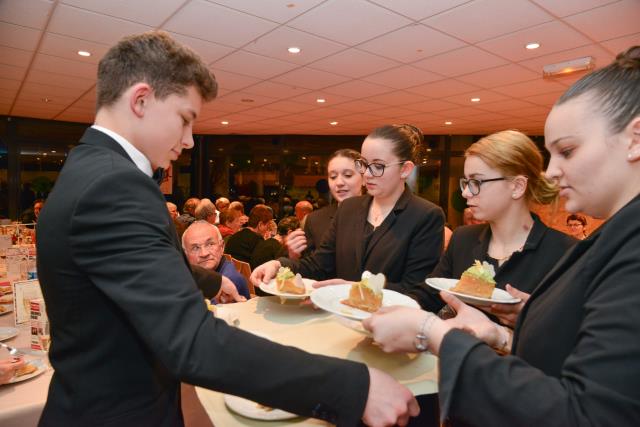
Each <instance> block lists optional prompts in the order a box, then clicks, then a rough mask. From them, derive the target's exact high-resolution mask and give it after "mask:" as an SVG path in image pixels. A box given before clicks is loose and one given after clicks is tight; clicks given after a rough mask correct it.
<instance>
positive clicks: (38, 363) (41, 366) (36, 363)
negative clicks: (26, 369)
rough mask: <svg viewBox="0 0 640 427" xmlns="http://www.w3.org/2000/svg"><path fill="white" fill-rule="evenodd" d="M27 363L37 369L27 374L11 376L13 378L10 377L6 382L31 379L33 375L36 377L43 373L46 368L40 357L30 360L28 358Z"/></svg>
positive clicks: (11, 382)
mask: <svg viewBox="0 0 640 427" xmlns="http://www.w3.org/2000/svg"><path fill="white" fill-rule="evenodd" d="M27 363H29V364H31V365H33V366H35V367H36V368H38V369H36V370H35V371H34V372H32V373H30V374H27V375H22V376H20V377H13V378H11V380H10V381H9V383H8V384H13V383H19V382H22V381H26V380H28V379H31V378H33V377H37V376H38V375H40V374H41V373H43V372H44V371H46V370H47V365H46V363H45V362H44V360H42V359H31V360H28V361H27Z"/></svg>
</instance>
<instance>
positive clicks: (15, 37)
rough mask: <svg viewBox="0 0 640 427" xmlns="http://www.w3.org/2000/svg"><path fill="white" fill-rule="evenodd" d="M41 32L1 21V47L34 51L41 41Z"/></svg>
mask: <svg viewBox="0 0 640 427" xmlns="http://www.w3.org/2000/svg"><path fill="white" fill-rule="evenodd" d="M40 33H41V32H40V31H39V30H34V29H32V28H27V27H21V26H19V25H14V24H9V23H7V22H1V21H0V45H2V46H7V47H13V48H16V49H22V50H28V51H34V50H36V46H37V45H38V40H40Z"/></svg>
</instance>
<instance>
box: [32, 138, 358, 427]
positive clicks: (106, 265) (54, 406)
mask: <svg viewBox="0 0 640 427" xmlns="http://www.w3.org/2000/svg"><path fill="white" fill-rule="evenodd" d="M37 231H38V242H37V245H38V246H37V248H38V274H39V278H40V284H41V286H42V290H43V294H44V298H45V300H46V304H47V312H48V314H49V319H50V322H51V336H52V343H51V351H50V353H49V357H50V360H51V364H52V365H53V367H54V368H55V373H54V375H53V378H52V380H51V386H50V388H49V395H48V399H47V403H46V405H45V408H44V411H43V414H42V418H41V420H40V425H42V426H61V425H64V426H118V427H125V426H181V425H182V424H183V421H182V414H181V409H180V387H179V385H180V381H183V382H187V383H190V384H194V385H199V386H202V387H207V388H212V389H215V390H219V391H222V392H224V393H231V394H236V395H240V396H244V397H247V398H249V399H252V400H256V401H259V402H261V403H264V404H266V405H269V406H275V407H282V408H284V409H286V410H289V411H292V412H295V413H299V414H302V415H305V416H314V417H320V418H325V419H329V420H332V421H333V422H337V423H338V424H340V425H353V424H356V423H357V422H358V420H359V419H360V417H361V415H362V413H363V410H364V405H365V402H366V398H367V393H368V387H369V379H368V378H369V377H368V372H367V369H366V367H365V366H364V365H362V364H356V363H353V362H349V361H345V360H339V359H334V358H329V357H324V356H313V355H309V354H308V353H305V352H302V351H300V350H297V349H294V348H291V347H284V346H281V345H278V344H275V343H272V342H270V341H268V340H264V339H261V338H259V337H256V336H255V335H251V334H248V333H246V332H243V331H241V330H239V329H237V328H233V327H229V326H227V325H226V323H224V322H223V321H221V320H218V319H216V318H214V317H213V316H212V315H211V313H210V312H208V311H207V309H206V307H205V304H204V302H203V298H202V294H201V293H200V292H199V291H198V289H197V288H196V286H195V284H194V280H193V278H192V276H191V274H190V272H189V268H188V266H187V264H186V263H185V260H184V257H183V255H182V253H181V250H180V245H179V242H178V239H177V236H176V233H175V230H174V226H173V222H172V221H171V218H170V217H169V215H168V213H167V209H166V207H165V200H164V197H163V196H162V193H161V192H160V190H159V188H158V186H157V185H156V183H155V182H154V181H153V180H152V179H151V178H149V177H148V176H146V175H145V174H144V173H142V172H141V171H140V170H139V169H138V168H137V167H136V166H135V164H134V163H133V162H132V161H131V159H130V158H129V157H128V156H127V155H126V153H125V152H124V150H123V149H122V148H121V147H120V146H119V145H118V144H117V143H116V142H115V141H113V140H112V139H111V138H110V137H108V136H107V135H105V134H104V133H102V132H99V131H97V130H95V129H88V130H87V131H86V133H85V134H84V136H83V137H82V139H81V144H80V145H79V146H78V147H76V148H75V149H73V150H72V152H71V153H70V154H69V157H68V158H67V161H66V164H65V165H64V167H63V169H62V171H61V172H60V175H59V177H58V180H57V182H56V185H55V187H54V189H53V191H52V192H51V194H50V196H49V198H48V200H47V205H46V207H45V209H43V210H42V215H41V217H40V220H39V221H38V229H37ZM265 361H269V363H270V364H269V369H248V367H251V366H263V365H264V363H265ZM344 384H349V387H344Z"/></svg>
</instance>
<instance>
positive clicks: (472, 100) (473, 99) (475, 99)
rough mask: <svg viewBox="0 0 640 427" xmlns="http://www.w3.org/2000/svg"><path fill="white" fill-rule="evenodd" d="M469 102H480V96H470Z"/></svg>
mask: <svg viewBox="0 0 640 427" xmlns="http://www.w3.org/2000/svg"><path fill="white" fill-rule="evenodd" d="M471 102H480V98H471Z"/></svg>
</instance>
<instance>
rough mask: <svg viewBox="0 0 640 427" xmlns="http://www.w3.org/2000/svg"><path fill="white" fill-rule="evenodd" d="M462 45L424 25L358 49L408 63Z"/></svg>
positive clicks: (388, 36)
mask: <svg viewBox="0 0 640 427" xmlns="http://www.w3.org/2000/svg"><path fill="white" fill-rule="evenodd" d="M417 3H419V4H428V3H423V2H417ZM464 45H465V44H464V43H463V42H461V41H460V40H457V39H454V38H453V37H450V36H447V35H445V34H442V33H441V32H439V31H436V30H433V29H431V28H427V27H425V26H424V25H420V24H413V25H410V26H408V27H404V28H400V29H399V30H396V31H393V32H391V33H388V34H385V35H382V36H380V37H378V38H375V39H373V40H371V41H368V42H366V43H363V44H361V45H359V46H358V49H362V50H366V51H368V52H372V53H375V54H378V55H381V56H385V57H387V58H392V59H395V60H396V61H400V62H404V63H409V62H414V61H417V60H419V59H422V58H426V57H428V56H433V55H436V54H439V53H442V52H447V51H449V50H452V49H456V48H459V47H463V46H464Z"/></svg>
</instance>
